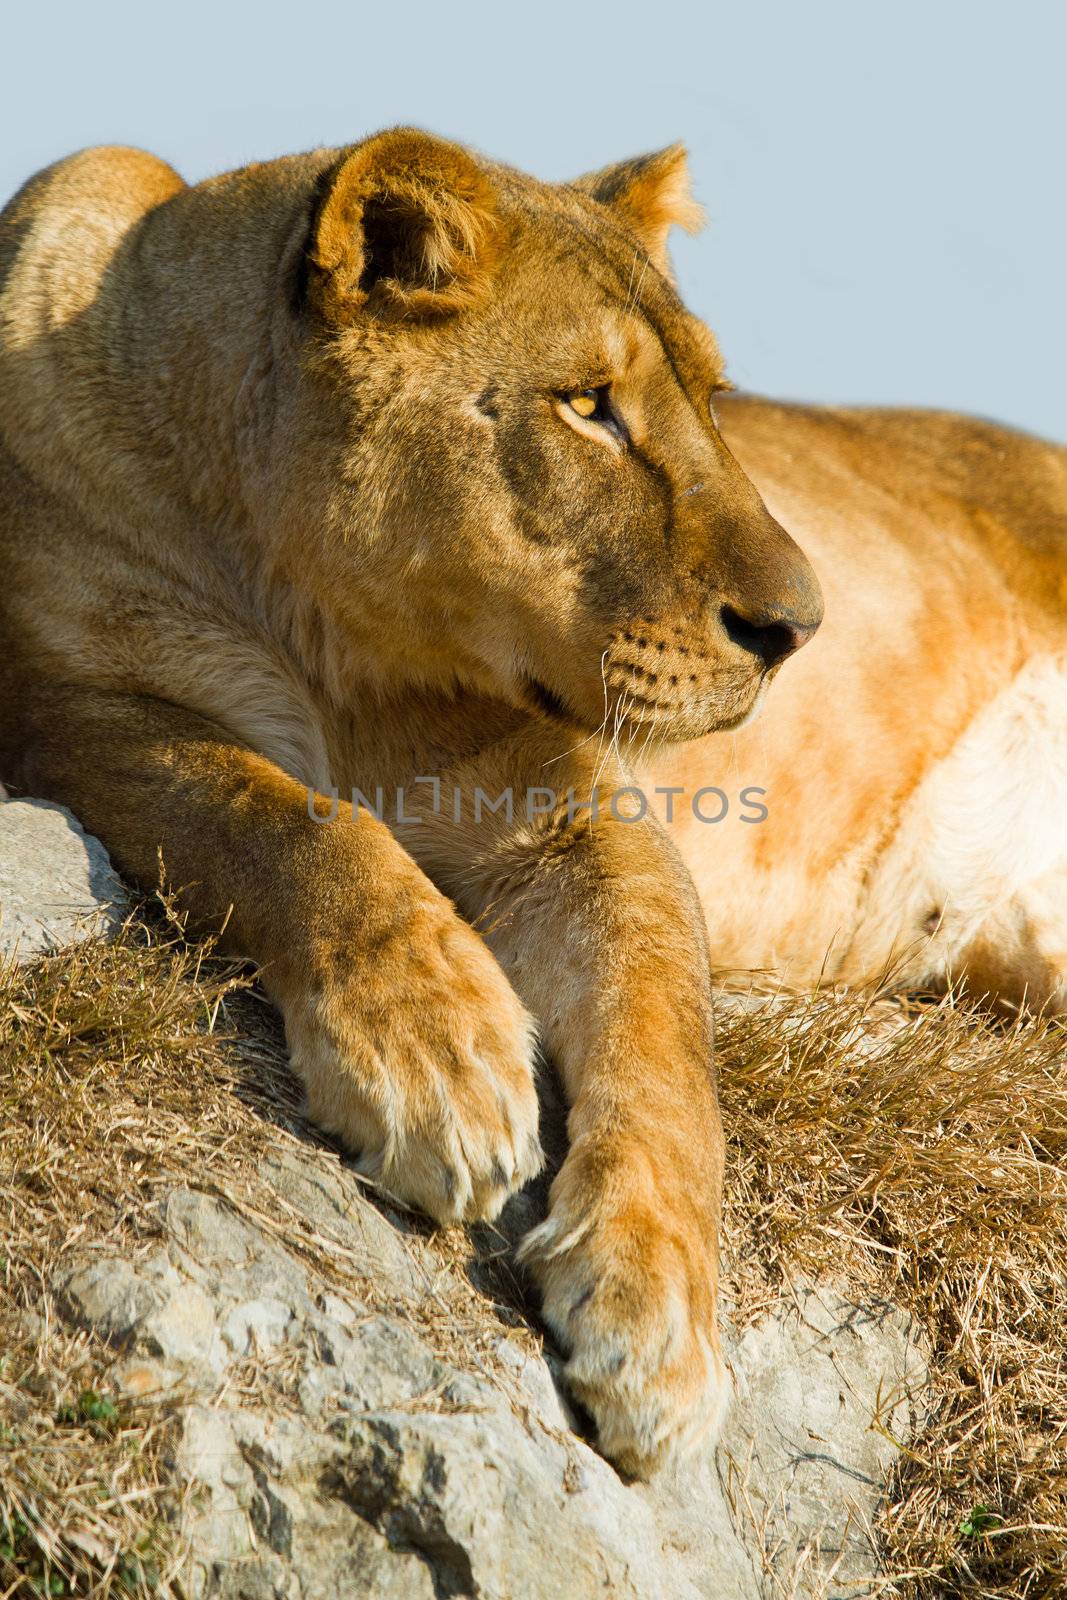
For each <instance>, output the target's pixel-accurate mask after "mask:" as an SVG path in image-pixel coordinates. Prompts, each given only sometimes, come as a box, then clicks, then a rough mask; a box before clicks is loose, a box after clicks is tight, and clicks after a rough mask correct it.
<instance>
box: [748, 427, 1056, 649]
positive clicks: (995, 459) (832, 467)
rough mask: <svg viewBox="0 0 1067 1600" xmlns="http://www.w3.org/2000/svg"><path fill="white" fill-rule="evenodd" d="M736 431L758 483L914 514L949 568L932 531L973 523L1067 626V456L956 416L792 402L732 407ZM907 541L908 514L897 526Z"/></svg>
mask: <svg viewBox="0 0 1067 1600" xmlns="http://www.w3.org/2000/svg"><path fill="white" fill-rule="evenodd" d="M723 422H724V432H725V434H726V437H727V440H728V442H729V443H730V444H731V446H732V447H734V448H736V449H737V452H738V454H739V455H740V457H741V460H742V464H743V465H744V466H746V468H748V469H749V470H751V471H752V473H753V476H754V477H755V478H756V481H757V483H758V482H759V478H760V468H761V466H762V465H763V464H766V466H767V467H768V468H769V469H770V470H771V472H772V474H773V475H774V476H777V477H781V476H782V475H786V476H788V475H790V474H791V473H792V474H795V475H796V476H797V477H799V478H800V479H802V480H806V484H807V486H808V489H809V492H810V493H811V495H813V496H814V497H819V496H823V497H826V496H827V495H828V494H831V493H833V491H834V486H835V485H837V484H842V485H847V492H848V493H849V494H850V495H858V496H859V497H860V499H861V500H863V501H865V502H866V503H867V504H868V505H870V506H871V507H872V508H873V507H875V506H877V505H878V504H879V503H880V502H881V503H884V504H888V503H890V502H891V503H892V504H893V506H894V507H895V508H896V510H897V512H898V513H899V512H900V511H904V512H905V513H906V511H907V508H908V507H909V506H910V507H913V508H914V509H915V511H916V512H917V513H918V515H916V516H915V518H914V523H913V525H914V528H915V530H916V532H915V538H916V539H918V540H922V541H923V542H924V544H925V546H926V550H925V555H926V559H927V560H935V561H936V560H937V559H939V551H938V549H937V546H936V543H933V544H931V542H930V529H931V528H932V527H934V528H936V527H937V525H938V524H939V522H940V523H942V524H943V525H945V526H948V525H949V523H951V524H953V525H954V526H957V527H958V526H959V525H961V524H962V525H965V526H966V528H967V537H968V538H969V539H970V540H972V541H973V543H974V544H975V545H976V546H978V547H980V548H981V550H982V551H983V552H984V553H985V554H986V555H987V556H988V557H989V558H990V559H991V560H992V561H993V563H994V564H995V565H996V566H997V567H999V568H1000V569H1001V571H1002V572H1003V573H1004V575H1005V578H1006V580H1007V581H1008V583H1009V585H1010V586H1012V587H1015V588H1018V589H1019V590H1020V591H1021V590H1023V589H1026V590H1028V591H1032V592H1033V593H1034V594H1035V596H1036V597H1037V598H1038V600H1039V603H1040V604H1041V605H1042V606H1044V605H1046V604H1048V603H1049V602H1051V604H1052V605H1053V606H1054V607H1055V608H1057V609H1058V610H1059V611H1060V612H1061V613H1062V614H1063V616H1064V619H1065V620H1067V584H1065V577H1067V449H1065V448H1064V447H1063V446H1061V445H1058V444H1053V443H1051V442H1049V441H1047V440H1044V439H1040V438H1037V437H1035V436H1033V435H1031V434H1026V433H1022V432H1020V431H1018V430H1016V429H1014V428H1010V427H1006V426H1004V425H1003V424H1000V423H996V422H990V421H986V420H984V419H982V418H978V417H969V416H961V415H958V414H956V413H954V412H948V411H923V410H911V409H903V408H901V409H897V408H890V407H875V406H870V407H831V406H807V405H792V404H782V403H779V402H775V401H766V400H762V399H757V398H755V397H752V398H750V397H748V396H737V397H731V398H730V401H729V402H728V404H727V406H726V407H725V408H724V417H723ZM892 523H893V526H894V527H895V528H896V529H897V530H898V535H899V536H900V537H906V536H907V534H906V529H907V527H908V523H909V519H908V518H907V516H906V514H905V515H904V516H903V517H901V516H899V515H897V516H895V517H893V519H892Z"/></svg>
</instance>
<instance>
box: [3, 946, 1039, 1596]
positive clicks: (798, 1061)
mask: <svg viewBox="0 0 1067 1600" xmlns="http://www.w3.org/2000/svg"><path fill="white" fill-rule="evenodd" d="M1065 1065H1067V1033H1065V1031H1064V1030H1063V1029H1062V1028H1061V1027H1056V1026H1054V1025H1048V1024H1043V1023H1041V1022H1029V1023H1019V1024H1018V1025H1015V1026H1012V1027H1004V1026H1000V1025H997V1024H994V1023H991V1022H989V1021H988V1020H986V1019H984V1018H983V1017H981V1016H980V1015H978V1014H977V1013H976V1012H974V1011H972V1010H969V1009H967V1008H966V1007H964V1006H962V1005H960V1004H957V1003H955V1002H953V1001H951V1000H950V1001H946V1002H942V1003H938V1004H932V1003H928V1004H918V1003H908V1002H905V1001H897V1002H886V1001H878V1002H875V1001H870V1000H867V999H864V998H863V997H861V996H856V995H840V994H836V993H831V992H824V993H822V994H819V995H817V996H815V997H814V998H810V999H804V1000H787V1001H783V1002H779V1003H776V1004H774V1005H770V1006H767V1007H764V1008H762V1009H756V1010H738V1011H734V1010H730V1011H726V1012H725V1013H724V1015H723V1017H722V1019H721V1026H720V1038H719V1070H720V1076H721V1080H722V1094H723V1109H724V1116H725V1121H726V1126H727V1129H728V1131H729V1138H730V1149H731V1160H730V1169H729V1173H728V1197H727V1198H728V1209H727V1220H726V1227H727V1244H728V1263H729V1266H730V1272H729V1278H730V1285H731V1289H732V1292H733V1293H734V1295H735V1297H736V1303H737V1310H738V1314H739V1315H740V1316H741V1317H743V1318H744V1317H752V1316H755V1315H756V1314H757V1313H758V1312H759V1310H760V1308H761V1307H762V1306H765V1305H767V1304H768V1303H770V1302H771V1301H773V1300H774V1299H775V1298H776V1297H779V1296H780V1295H781V1294H782V1293H784V1292H788V1286H789V1284H790V1282H791V1281H792V1280H793V1279H794V1278H795V1277H797V1276H822V1277H827V1276H828V1277H831V1278H832V1279H834V1280H836V1281H838V1282H841V1281H843V1280H844V1281H848V1282H850V1283H851V1284H852V1285H853V1286H854V1287H855V1288H856V1289H857V1290H858V1291H860V1292H862V1293H864V1294H870V1295H874V1296H879V1297H886V1298H891V1299H893V1300H895V1301H896V1302H897V1303H898V1304H901V1305H904V1306H905V1307H907V1308H909V1309H910V1310H911V1311H912V1312H913V1313H914V1315H915V1316H916V1318H917V1319H918V1321H919V1323H920V1324H921V1326H922V1328H923V1329H924V1330H925V1334H926V1337H927V1340H928V1343H929V1348H930V1353H931V1370H932V1377H933V1394H932V1400H931V1414H930V1417H929V1419H928V1422H927V1425H926V1427H925V1428H924V1430H923V1431H922V1432H921V1433H920V1435H919V1436H918V1437H917V1438H916V1439H914V1440H912V1441H911V1442H910V1445H909V1446H908V1448H907V1449H906V1451H905V1453H904V1455H903V1457H902V1459H901V1464H900V1465H899V1467H898V1469H897V1471H896V1473H895V1476H894V1479H893V1482H892V1484H891V1492H890V1495H889V1497H888V1499H887V1503H886V1505H885V1507H884V1510H883V1514H882V1518H881V1530H880V1531H881V1538H882V1542H883V1547H884V1551H885V1558H886V1562H887V1568H888V1570H889V1571H890V1573H892V1574H895V1578H894V1581H893V1584H892V1588H893V1591H894V1592H896V1593H899V1594H902V1595H903V1594H907V1595H913V1596H916V1597H922V1600H933V1597H934V1596H937V1597H939V1600H941V1597H955V1596H959V1597H963V1596H967V1597H968V1600H993V1597H996V1600H1009V1597H1010V1600H1022V1597H1035V1600H1036V1597H1052V1596H1062V1595H1064V1594H1067V1450H1065V1447H1064V1446H1065V1440H1064V1435H1065V1432H1067V1362H1065V1357H1064V1333H1063V1330H1064V1328H1065V1327H1067V1282H1065V1275H1064V1263H1065V1261H1067V1252H1065V1248H1064V1246H1065V1224H1067V1071H1065V1070H1064V1068H1065ZM305 1137H306V1135H305V1131H304V1129H303V1125H302V1123H301V1118H300V1106H299V1100H298V1096H297V1093H296V1091H295V1088H294V1087H293V1085H292V1084H291V1082H290V1080H289V1078H288V1076H287V1074H286V1071H285V1066H284V1052H283V1049H282V1045H281V1038H280V1031H279V1028H278V1025H277V1022H276V1020H275V1019H274V1016H273V1013H271V1012H270V1010H269V1008H267V1007H266V1006H265V1005H264V1003H263V1002H262V1001H261V1000H259V999H258V998H257V996H256V994H255V991H253V990H250V989H249V987H248V984H247V980H246V978H245V977H244V976H243V975H242V974H241V973H240V972H238V971H237V970H235V969H234V968H233V967H231V966H227V965H225V964H224V963H222V962H220V961H219V960H217V959H216V958H215V957H214V956H213V955H212V953H211V951H210V950H209V949H208V948H207V947H204V946H190V945H187V944H185V943H184V942H183V940H182V938H181V930H180V928H179V927H177V926H176V924H175V922H174V920H173V918H171V919H170V920H168V919H167V917H166V916H165V915H164V916H162V917H159V916H157V917H156V918H155V919H154V920H153V919H149V920H148V921H147V922H146V923H143V924H142V923H138V924H136V925H131V926H130V927H128V928H127V930H126V932H125V933H124V935H123V936H122V937H121V938H120V939H119V940H118V942H117V943H115V944H113V945H108V944H105V943H99V942H94V943H88V944H85V945H81V946H78V947H76V948H74V949H72V950H69V951H66V952H63V953H62V954H60V955H58V956H55V957H51V958H49V959H47V960H43V961H39V962H37V963H35V964H34V965H32V966H31V967H29V968H26V969H22V970H15V969H13V968H9V969H6V970H0V1240H2V1244H0V1352H2V1354H0V1600H8V1597H11V1600H14V1597H15V1596H19V1597H21V1596H30V1595H34V1596H37V1595H44V1594H55V1595H79V1596H92V1597H93V1600H105V1597H118V1596H129V1595H137V1596H147V1595H149V1594H153V1595H156V1596H171V1595H175V1596H176V1595H177V1594H178V1593H179V1592H180V1591H179V1588H178V1587H177V1586H176V1585H177V1578H176V1574H177V1571H178V1566H179V1563H180V1558H181V1551H180V1549H179V1548H178V1545H177V1541H176V1535H175V1511H176V1507H175V1505H174V1503H173V1499H172V1491H171V1489H170V1487H169V1484H168V1477H167V1470H166V1452H167V1445H168V1439H167V1428H168V1424H167V1422H166V1420H165V1419H164V1420H161V1419H160V1412H159V1407H158V1405H156V1406H149V1405H147V1404H145V1405H143V1406H142V1405H139V1404H138V1403H137V1402H135V1401H124V1402H122V1404H121V1405H119V1404H116V1402H115V1401H114V1399H113V1398H112V1397H110V1396H109V1395H108V1393H107V1390H106V1377H105V1374H106V1371H107V1368H108V1367H109V1365H110V1363H111V1361H112V1360H113V1359H114V1352H113V1351H109V1350H108V1349H107V1348H106V1347H104V1346H103V1345H102V1344H101V1343H100V1341H99V1340H97V1339H96V1338H95V1337H94V1336H92V1335H90V1334H87V1333H79V1332H75V1331H73V1330H72V1329H71V1328H70V1327H69V1325H67V1324H66V1323H64V1322H63V1321H62V1319H59V1318H57V1317H56V1316H55V1314H54V1310H53V1302H52V1283H53V1279H54V1276H55V1274H56V1271H57V1269H58V1268H59V1267H60V1266H61V1265H62V1263H63V1261H64V1259H65V1258H67V1257H69V1256H71V1255H72V1254H75V1253H78V1254H80V1255H84V1253H85V1251H86V1250H91V1249H92V1248H93V1247H94V1245H96V1246H97V1247H99V1245H100V1243H101V1241H103V1242H104V1243H106V1246H107V1248H108V1249H109V1250H111V1249H113V1248H114V1246H115V1243H116V1241H120V1242H121V1244H122V1246H123V1248H124V1249H126V1250H128V1251H129V1253H130V1255H131V1257H133V1256H136V1255H138V1254H139V1253H141V1252H147V1251H149V1250H151V1249H152V1248H153V1247H155V1246H157V1245H158V1237H159V1225H158V1220H157V1218H158V1205H157V1202H158V1198H159V1196H160V1193H161V1192H162V1191H163V1190H164V1189H166V1188H168V1187H172V1186H174V1185H175V1184H182V1185H186V1184H189V1183H190V1182H192V1183H194V1184H195V1185H196V1186H197V1187H198V1188H203V1189H206V1190H208V1191H209V1192H214V1193H216V1194H218V1195H221V1196H223V1197H224V1198H225V1200H226V1202H227V1204H230V1205H232V1206H233V1207H234V1209H236V1210H237V1211H239V1212H241V1213H242V1214H244V1215H247V1216H250V1217H253V1218H254V1219H255V1220H256V1222H257V1223H258V1224H259V1225H261V1226H263V1227H264V1228H266V1229H268V1230H270V1231H272V1232H273V1234H274V1236H275V1237H277V1238H279V1240H281V1241H282V1242H284V1244H285V1245H286V1247H287V1248H288V1249H291V1250H294V1251H296V1252H297V1253H298V1254H301V1256H302V1258H303V1259H304V1260H305V1262H306V1263H307V1264H308V1265H309V1266H313V1267H314V1269H315V1270H316V1272H318V1273H319V1274H320V1275H323V1274H328V1273H329V1272H335V1273H336V1274H337V1275H338V1281H342V1280H344V1281H346V1282H347V1285H348V1287H349V1289H350V1288H351V1278H352V1274H353V1273H354V1272H356V1271H357V1263H356V1262H355V1261H354V1259H353V1258H352V1257H351V1252H349V1254H348V1256H346V1254H345V1245H344V1241H343V1240H342V1239H336V1240H334V1239H326V1238H323V1237H321V1236H319V1235H313V1234H311V1233H310V1232H308V1227H307V1224H306V1222H304V1221H303V1220H302V1219H299V1218H297V1217H296V1215H295V1213H294V1215H293V1217H292V1218H290V1217H289V1216H288V1215H287V1214H286V1213H285V1212H284V1210H283V1211H280V1210H279V1208H278V1203H277V1197H273V1198H272V1196H271V1195H270V1194H269V1193H268V1192H267V1191H266V1190H265V1188H264V1185H263V1183H262V1181H261V1180H260V1178H259V1177H258V1164H259V1162H260V1160H261V1159H262V1157H263V1156H264V1155H265V1154H267V1153H268V1152H269V1151H271V1150H276V1149H277V1147H278V1144H279V1141H282V1142H284V1141H287V1140H293V1141H296V1140H300V1141H302V1148H303V1150H304V1154H305V1156H306V1157H307V1158H308V1159H309V1160H318V1159H322V1160H324V1161H330V1160H335V1159H336V1157H334V1156H331V1155H330V1152H329V1151H328V1150H326V1149H323V1148H322V1146H321V1144H319V1145H316V1146H309V1145H308V1144H306V1143H304V1142H303V1141H304V1140H305ZM434 1250H435V1252H436V1257H435V1258H436V1259H439V1260H440V1262H441V1265H442V1270H444V1269H445V1268H446V1267H447V1266H449V1265H451V1266H452V1267H453V1268H454V1270H453V1271H452V1272H451V1273H450V1274H449V1281H450V1282H451V1283H453V1285H454V1284H455V1281H456V1280H457V1279H460V1278H461V1277H462V1269H463V1265H464V1261H465V1252H466V1251H467V1246H466V1244H465V1242H464V1240H463V1239H461V1238H459V1237H458V1236H453V1235H447V1236H444V1237H443V1238H441V1239H439V1240H438V1241H437V1242H436V1243H435V1245H434ZM376 1292H380V1291H376V1289H375V1286H374V1285H373V1284H362V1285H361V1286H360V1293H361V1295H364V1294H365V1296H366V1298H367V1301H368V1303H369V1304H371V1305H373V1303H374V1295H375V1293H376ZM485 1312H486V1306H485V1302H484V1301H480V1300H479V1299H478V1297H477V1295H476V1294H475V1292H474V1291H473V1290H471V1291H470V1299H469V1302H468V1301H465V1300H463V1298H462V1296H459V1297H458V1298H457V1294H456V1293H455V1292H454V1290H452V1289H450V1290H449V1292H448V1294H447V1295H444V1296H438V1295H436V1292H435V1290H434V1288H433V1286H432V1285H430V1287H429V1289H428V1292H427V1294H426V1295H425V1296H424V1300H423V1303H422V1305H421V1307H419V1308H413V1310H412V1315H417V1316H419V1317H420V1318H421V1319H423V1320H424V1322H425V1330H426V1331H427V1335H428V1337H432V1339H433V1341H434V1343H435V1347H436V1348H439V1349H441V1350H442V1352H443V1353H444V1354H446V1355H447V1357H448V1358H449V1359H451V1360H453V1361H455V1362H457V1363H465V1364H467V1365H468V1366H469V1365H471V1364H472V1363H473V1364H474V1365H475V1366H476V1367H477V1366H478V1364H479V1363H487V1362H489V1361H491V1359H492V1356H491V1351H492V1346H493V1340H494V1338H495V1337H497V1336H498V1335H499V1332H500V1326H499V1323H495V1324H494V1323H493V1321H492V1319H490V1318H487V1317H486V1314H485ZM238 1376H240V1380H241V1382H242V1383H244V1382H247V1384H248V1386H249V1388H250V1392H256V1386H257V1385H259V1384H262V1383H263V1382H265V1381H267V1377H265V1375H264V1373H263V1372H261V1371H259V1370H258V1369H257V1370H251V1369H250V1370H249V1372H248V1373H247V1374H243V1375H238ZM267 1376H268V1377H269V1375H267ZM284 1377H285V1374H282V1378H284ZM271 1381H273V1380H271ZM279 1382H281V1380H280V1379H279ZM275 1387H277V1385H276V1386H275ZM273 1392H274V1391H273V1390H272V1393H273ZM279 1393H280V1391H279Z"/></svg>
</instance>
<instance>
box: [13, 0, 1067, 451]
mask: <svg viewBox="0 0 1067 1600" xmlns="http://www.w3.org/2000/svg"><path fill="white" fill-rule="evenodd" d="M0 40H2V45H0V51H2V54H3V57H4V75H3V76H4V93H3V98H2V101H0V187H2V188H3V191H4V193H5V195H6V194H8V193H10V192H11V191H12V190H13V189H14V188H15V187H16V186H17V185H18V184H19V183H20V182H21V181H22V179H23V178H25V177H26V176H28V174H29V173H30V172H32V171H34V170H35V169H36V168H37V167H39V166H41V165H43V164H44V163H45V162H48V161H51V160H53V159H54V158H56V157H57V156H60V155H63V154H66V153H67V152H68V151H70V150H73V149H76V148H78V147H80V146H82V145H86V144H96V143H102V142H108V143H110V142H121V143H128V144H139V145H143V146H146V147H147V148H149V149H152V150H155V151H157V152H158V153H159V154H160V155H163V156H165V157H166V158H167V159H168V160H170V161H171V162H173V163H174V164H175V165H176V166H177V167H178V168H179V169H180V170H181V171H182V172H183V173H184V174H185V175H186V177H188V178H190V179H195V178H199V177H203V176H205V175H206V174H208V173H210V172H214V171H219V170H222V169H224V168H227V167H232V166H236V165H240V164H241V163H243V162H245V161H249V160H254V159H263V158H266V157H269V156H272V155H277V154H281V153H283V152H286V151H291V150H300V149H307V148H310V147H312V146H314V145H316V144H320V143H327V144H344V143H347V142H350V141H351V140H353V139H355V138H358V137H360V136H361V135H362V134H364V133H367V132H371V131H373V130H375V129H377V128H380V127H384V126H388V125H390V124H393V123H398V122H413V123H417V124H420V125H422V126H425V127H428V128H432V129H434V130H435V131H437V132H440V133H445V134H449V135H451V136H452V137H455V138H458V139H461V140H464V141H466V142H468V143H472V144H474V145H477V146H479V147H480V148H482V149H484V150H486V151H488V152H490V153H492V154H493V155H496V156H499V157H500V158H502V159H504V160H507V161H510V162H512V163H514V164H515V165H518V166H524V167H527V168H529V169H530V170H531V171H534V172H536V173H538V174H539V175H541V176H542V177H547V178H566V177H570V176H573V175H574V174H576V173H578V172H580V171H583V170H586V169H588V168H590V167H594V166H598V165H600V164H602V163H605V162H608V161H611V160H614V159H617V158H618V157H620V156H624V155H631V154H635V153H637V152H639V151H642V150H645V149H652V148H655V147H657V146H661V145H664V144H668V143H670V142H672V141H673V140H675V139H678V138H681V139H684V140H685V141H686V143H687V144H688V145H689V148H690V152H691V157H692V167H693V175H694V184H695V188H696V192H697V195H698V198H699V199H700V200H701V201H702V202H703V203H704V205H705V206H706V208H707V211H708V214H709V218H710V222H709V226H708V228H707V230H706V232H705V233H704V234H703V235H702V236H701V237H700V238H699V239H696V240H689V239H684V238H681V237H679V239H678V242H677V244H676V247H675V258H676V261H677V264H678V270H679V277H680V281H681V287H682V289H683V292H684V293H685V294H686V296H687V297H688V299H689V301H690V304H691V305H692V306H693V308H694V309H695V310H696V311H698V312H699V313H700V314H701V315H702V316H703V317H705V318H706V319H707V321H708V322H710V323H711V325H712V326H713V327H714V328H715V330H716V332H717V333H718V334H719V337H720V340H721V342H722V344H723V347H724V349H725V351H726V354H727V358H728V361H729V364H730V368H731V371H732V373H733V376H734V377H735V379H736V380H737V381H738V382H740V383H742V384H743V385H744V386H745V387H748V388H754V389H759V390H762V391H764V392H767V393H772V394H779V395H787V396H795V397H802V398H810V399H820V400H832V401H837V402H848V401H865V402H886V403H915V404H921V405H938V406H948V407H952V408H955V409H960V410H967V411H974V412H978V413H981V414H984V415H987V416H995V417H999V418H1002V419H1003V420H1005V421H1009V422H1012V423H1015V424H1016V425H1017V426H1020V427H1025V428H1030V429H1032V430H1034V431H1037V432H1040V433H1043V434H1046V435H1048V436H1050V437H1053V438H1058V439H1061V440H1062V439H1067V383H1065V381H1064V368H1065V365H1067V362H1065V357H1067V316H1065V311H1064V288H1065V280H1067V273H1065V270H1064V269H1065V255H1067V205H1065V187H1067V185H1065V175H1064V167H1065V157H1067V137H1065V135H1067V93H1065V91H1064V63H1065V59H1067V10H1065V9H1064V8H1062V7H1057V6H1056V5H1054V4H1053V3H1052V0H1014V3H1013V4H1011V5H1007V4H997V5H993V4H990V3H988V0H923V3H919V0H897V3H896V4H894V5H892V6H877V7H876V6H874V5H868V4H863V3H862V0H847V3H846V0H794V3H789V0H774V3H761V0H730V3H728V4H723V3H721V0H707V3H705V4H703V5H701V4H697V3H694V4H692V5H684V4H682V3H680V0H644V3H642V4H641V5H636V4H633V3H631V0H615V3H613V4H605V3H603V0H583V3H577V0H572V3H568V4H561V3H559V0H538V3H533V4H527V5H521V6H519V5H509V4H507V3H506V0H500V3H498V4H496V5H488V4H484V3H482V0H452V3H451V4H447V5H446V4H442V3H440V0H437V3H427V0H409V3H406V4H405V3H397V0H392V3H390V0H380V3H379V4H376V5H373V6H371V5H363V4H347V5H345V4H340V3H338V0H315V3H311V4H307V5H304V4H301V3H300V0H290V3H287V4H285V5H282V4H278V3H277V0H257V3H250V0H214V3H210V4H209V3H206V0H177V3H175V4H173V5H170V6H166V7H164V6H160V5H151V4H148V3H146V0H141V3H140V4H132V3H125V0H115V3H107V0H104V3H98V4H95V5H86V4H84V3H80V4H77V5H75V4H72V3H62V4H50V5H40V6H31V5H29V4H22V5H19V6H17V7H16V6H10V7H5V8H4V15H3V19H2V21H0Z"/></svg>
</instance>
